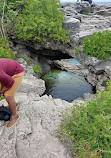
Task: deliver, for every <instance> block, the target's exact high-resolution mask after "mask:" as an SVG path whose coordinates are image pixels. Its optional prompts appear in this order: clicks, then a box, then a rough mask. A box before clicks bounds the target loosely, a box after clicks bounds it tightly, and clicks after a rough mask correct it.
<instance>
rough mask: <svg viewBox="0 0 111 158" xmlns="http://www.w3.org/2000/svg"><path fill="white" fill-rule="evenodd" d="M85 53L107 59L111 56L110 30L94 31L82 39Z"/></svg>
mask: <svg viewBox="0 0 111 158" xmlns="http://www.w3.org/2000/svg"><path fill="white" fill-rule="evenodd" d="M83 51H84V53H85V54H87V55H90V56H94V57H97V58H99V59H102V60H107V59H108V58H109V57H111V31H108V30H106V31H104V32H103V33H101V32H98V33H97V32H95V33H94V34H93V35H92V36H91V37H86V38H84V40H83Z"/></svg>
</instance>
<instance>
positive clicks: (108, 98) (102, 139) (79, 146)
mask: <svg viewBox="0 0 111 158" xmlns="http://www.w3.org/2000/svg"><path fill="white" fill-rule="evenodd" d="M108 86H109V87H110V88H109V89H110V91H104V92H101V93H98V94H97V99H96V100H94V101H91V102H88V103H87V104H86V105H83V104H82V105H80V106H78V105H74V106H73V108H72V109H70V110H69V111H68V110H67V112H66V114H64V117H63V120H62V123H61V126H60V130H59V138H60V139H61V140H62V141H64V142H67V143H68V144H69V146H70V148H71V151H72V154H73V156H74V157H75V158H89V157H90V158H109V157H111V80H110V81H109V83H108Z"/></svg>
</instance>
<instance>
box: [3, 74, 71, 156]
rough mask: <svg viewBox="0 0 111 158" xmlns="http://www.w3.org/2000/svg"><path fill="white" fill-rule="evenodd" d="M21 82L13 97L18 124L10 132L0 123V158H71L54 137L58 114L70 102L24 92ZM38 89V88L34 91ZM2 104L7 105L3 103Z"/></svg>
mask: <svg viewBox="0 0 111 158" xmlns="http://www.w3.org/2000/svg"><path fill="white" fill-rule="evenodd" d="M30 78H31V76H30ZM32 78H33V76H32ZM37 81H38V82H39V79H37ZM24 83H25V86H26V78H24V81H23V83H22V85H21V87H20V89H19V91H18V93H17V94H16V96H15V99H16V101H17V102H18V103H19V106H18V108H17V113H18V114H19V116H20V119H19V121H18V122H17V123H16V125H15V126H13V127H12V128H9V129H7V128H6V124H7V122H4V121H0V158H44V157H45V158H70V157H71V156H70V153H69V151H68V150H67V149H66V147H65V146H64V145H63V144H62V143H61V142H60V141H59V139H58V138H57V129H58V127H59V124H60V120H61V116H60V115H61V112H62V111H63V110H64V109H65V108H66V107H70V106H72V105H73V103H68V102H66V101H63V100H61V99H53V98H52V97H51V96H47V95H44V96H42V97H40V96H39V94H37V93H36V92H35V90H34V91H33V90H32V91H29V92H28V93H27V92H26V91H25V89H24V92H23V86H24ZM40 83H41V80H40ZM27 84H28V83H27ZM31 84H32V82H31ZM42 84H43V83H42ZM38 85H39V83H38ZM21 88H22V90H21ZM40 89H41V87H39V86H38V90H37V92H39V90H40ZM40 93H41V91H40ZM1 104H4V105H7V103H6V101H5V100H2V101H1V102H0V105H1Z"/></svg>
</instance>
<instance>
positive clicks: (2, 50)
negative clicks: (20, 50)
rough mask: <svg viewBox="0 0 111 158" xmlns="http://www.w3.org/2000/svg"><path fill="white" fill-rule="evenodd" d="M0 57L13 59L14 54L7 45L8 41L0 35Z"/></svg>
mask: <svg viewBox="0 0 111 158" xmlns="http://www.w3.org/2000/svg"><path fill="white" fill-rule="evenodd" d="M0 58H8V59H14V60H15V56H14V54H13V52H12V50H11V49H10V47H9V41H8V40H5V39H4V38H2V37H0Z"/></svg>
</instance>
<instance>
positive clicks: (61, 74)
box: [42, 69, 92, 102]
mask: <svg viewBox="0 0 111 158" xmlns="http://www.w3.org/2000/svg"><path fill="white" fill-rule="evenodd" d="M42 79H43V80H45V82H46V89H47V90H46V92H45V94H47V95H51V96H52V97H53V98H60V99H63V100H66V101H68V102H71V101H73V100H74V99H77V98H80V97H82V98H83V95H84V93H92V87H91V85H90V84H89V83H87V82H86V80H85V79H84V78H82V77H80V76H78V75H76V74H74V73H71V72H66V71H61V70H58V69H52V70H51V71H50V72H49V73H47V74H46V75H45V76H43V77H42Z"/></svg>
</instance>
